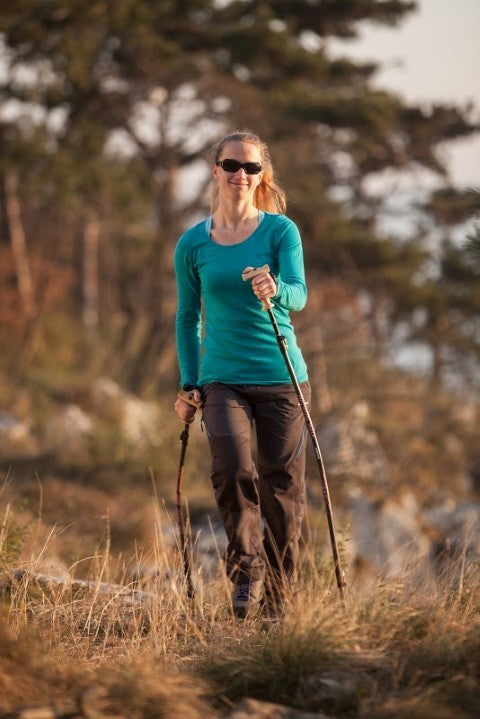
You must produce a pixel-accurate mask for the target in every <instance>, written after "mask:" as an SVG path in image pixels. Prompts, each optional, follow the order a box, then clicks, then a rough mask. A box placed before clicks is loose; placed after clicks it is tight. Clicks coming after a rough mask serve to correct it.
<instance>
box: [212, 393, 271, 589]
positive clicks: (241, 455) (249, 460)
mask: <svg viewBox="0 0 480 719" xmlns="http://www.w3.org/2000/svg"><path fill="white" fill-rule="evenodd" d="M203 394H204V405H203V421H204V425H205V430H206V432H207V436H208V441H209V444H210V451H211V455H212V473H211V479H212V484H213V488H214V492H215V499H216V502H217V506H218V510H219V512H220V515H221V518H222V521H223V525H224V528H225V532H226V535H227V539H228V547H227V557H226V569H227V574H228V576H229V578H230V579H231V580H232V581H233V582H234V583H243V582H249V581H259V580H261V579H262V578H263V575H264V566H265V565H264V560H263V557H262V552H263V534H262V527H261V516H260V500H259V495H258V474H257V469H256V466H255V463H254V461H253V457H252V450H251V430H252V408H251V405H250V402H249V401H248V398H247V396H246V394H245V393H243V392H241V391H240V389H239V388H238V387H232V386H229V385H224V384H221V383H218V382H214V383H211V384H208V385H206V386H205V387H204V388H203Z"/></svg>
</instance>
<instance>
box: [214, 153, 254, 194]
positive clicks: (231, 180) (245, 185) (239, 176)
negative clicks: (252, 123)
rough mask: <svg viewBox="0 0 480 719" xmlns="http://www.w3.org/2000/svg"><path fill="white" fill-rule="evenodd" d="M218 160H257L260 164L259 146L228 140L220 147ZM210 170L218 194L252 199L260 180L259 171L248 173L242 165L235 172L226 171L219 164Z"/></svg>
mask: <svg viewBox="0 0 480 719" xmlns="http://www.w3.org/2000/svg"><path fill="white" fill-rule="evenodd" d="M219 160H238V161H239V162H242V163H243V162H258V163H260V164H261V162H262V156H261V152H260V150H259V148H258V147H257V146H256V145H253V144H252V143H250V142H228V143H227V144H226V145H224V147H223V148H222V151H221V153H220V157H219ZM212 172H213V177H214V178H215V180H216V182H217V183H218V192H219V196H220V197H222V196H228V197H230V198H231V199H234V200H238V201H240V200H241V201H244V200H246V199H248V198H250V199H251V200H252V201H253V196H254V194H255V190H256V189H257V187H258V185H259V184H260V182H261V180H262V173H261V172H259V173H258V174H256V175H249V174H247V173H246V172H245V170H244V168H243V167H241V168H240V169H239V170H237V171H236V172H226V171H225V170H224V169H223V168H221V167H220V166H218V165H214V166H213V170H212Z"/></svg>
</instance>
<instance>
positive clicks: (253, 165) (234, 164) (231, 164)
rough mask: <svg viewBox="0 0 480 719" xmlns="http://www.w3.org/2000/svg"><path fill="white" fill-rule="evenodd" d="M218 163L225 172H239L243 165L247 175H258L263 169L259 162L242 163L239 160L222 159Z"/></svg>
mask: <svg viewBox="0 0 480 719" xmlns="http://www.w3.org/2000/svg"><path fill="white" fill-rule="evenodd" d="M218 164H219V165H220V166H221V167H222V168H223V169H224V170H225V172H238V171H239V169H240V168H241V167H243V169H244V170H245V172H246V173H247V175H258V173H259V172H260V171H261V169H262V166H261V164H260V163H259V162H244V163H243V164H242V163H241V162H239V161H238V160H221V161H220V162H219V163H218Z"/></svg>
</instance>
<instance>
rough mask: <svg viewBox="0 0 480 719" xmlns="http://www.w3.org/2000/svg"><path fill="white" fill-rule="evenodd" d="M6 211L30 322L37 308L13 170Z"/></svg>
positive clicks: (7, 187) (20, 289)
mask: <svg viewBox="0 0 480 719" xmlns="http://www.w3.org/2000/svg"><path fill="white" fill-rule="evenodd" d="M5 210H6V216H7V223H8V231H9V235H10V242H11V245H12V254H13V258H14V263H15V272H16V276H17V286H18V292H19V294H20V298H21V302H22V307H23V313H24V317H25V319H26V320H27V321H28V320H30V319H31V318H32V317H33V316H34V315H35V314H36V307H35V297H34V291H33V282H32V275H31V272H30V263H29V260H28V251H27V243H26V240H25V231H24V228H23V223H22V215H21V208H20V200H19V197H18V177H17V174H16V172H15V171H13V170H11V171H10V172H7V174H6V175H5Z"/></svg>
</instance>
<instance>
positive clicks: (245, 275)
mask: <svg viewBox="0 0 480 719" xmlns="http://www.w3.org/2000/svg"><path fill="white" fill-rule="evenodd" d="M262 272H270V267H269V266H268V265H263V267H246V268H245V269H244V270H243V272H242V280H243V281H244V282H247V280H253V278H254V277H256V276H257V275H260V274H262ZM260 301H261V303H262V310H271V309H272V308H273V307H275V305H274V304H273V302H271V300H270V299H269V298H268V297H265V299H263V300H260Z"/></svg>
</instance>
